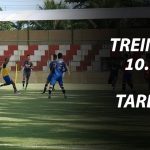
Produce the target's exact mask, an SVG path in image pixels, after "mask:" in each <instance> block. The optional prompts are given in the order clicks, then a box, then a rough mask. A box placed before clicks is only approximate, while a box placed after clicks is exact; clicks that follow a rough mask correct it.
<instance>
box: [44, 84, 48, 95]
mask: <svg viewBox="0 0 150 150" xmlns="http://www.w3.org/2000/svg"><path fill="white" fill-rule="evenodd" d="M47 86H48V84H45V87H44V90H43V93H45V92H46V90H47Z"/></svg>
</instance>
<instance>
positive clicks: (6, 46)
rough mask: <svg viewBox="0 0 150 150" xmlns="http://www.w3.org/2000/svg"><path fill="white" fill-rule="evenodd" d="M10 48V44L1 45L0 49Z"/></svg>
mask: <svg viewBox="0 0 150 150" xmlns="http://www.w3.org/2000/svg"><path fill="white" fill-rule="evenodd" d="M1 50H2V51H4V50H8V45H0V51H1Z"/></svg>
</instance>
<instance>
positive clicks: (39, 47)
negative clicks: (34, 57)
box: [38, 45, 48, 51]
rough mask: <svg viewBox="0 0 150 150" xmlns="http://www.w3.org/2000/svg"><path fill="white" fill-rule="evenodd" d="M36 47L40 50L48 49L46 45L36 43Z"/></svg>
mask: <svg viewBox="0 0 150 150" xmlns="http://www.w3.org/2000/svg"><path fill="white" fill-rule="evenodd" d="M38 49H39V50H41V51H45V50H48V45H38Z"/></svg>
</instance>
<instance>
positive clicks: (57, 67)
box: [49, 53, 68, 98]
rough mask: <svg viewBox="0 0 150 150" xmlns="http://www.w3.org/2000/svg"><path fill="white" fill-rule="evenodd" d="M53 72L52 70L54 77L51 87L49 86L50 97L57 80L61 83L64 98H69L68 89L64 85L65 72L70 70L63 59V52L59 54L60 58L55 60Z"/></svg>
mask: <svg viewBox="0 0 150 150" xmlns="http://www.w3.org/2000/svg"><path fill="white" fill-rule="evenodd" d="M52 69H53V72H52V77H51V80H50V87H49V98H51V93H52V90H53V86H54V85H55V84H56V82H58V83H59V86H60V88H61V90H62V92H63V94H64V98H67V96H66V91H65V88H64V86H63V73H64V72H66V71H68V70H67V66H66V64H65V62H64V61H63V55H62V53H59V54H58V60H57V61H56V62H55V64H54V65H53V68H52Z"/></svg>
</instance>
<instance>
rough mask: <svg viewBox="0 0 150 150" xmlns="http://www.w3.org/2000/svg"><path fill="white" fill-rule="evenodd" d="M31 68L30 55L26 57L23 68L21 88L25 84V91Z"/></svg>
mask: <svg viewBox="0 0 150 150" xmlns="http://www.w3.org/2000/svg"><path fill="white" fill-rule="evenodd" d="M32 68H33V64H32V62H31V61H30V55H27V60H26V61H25V62H24V66H23V81H22V85H23V88H24V86H25V84H26V86H25V89H27V86H28V83H29V79H30V75H31V71H32Z"/></svg>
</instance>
